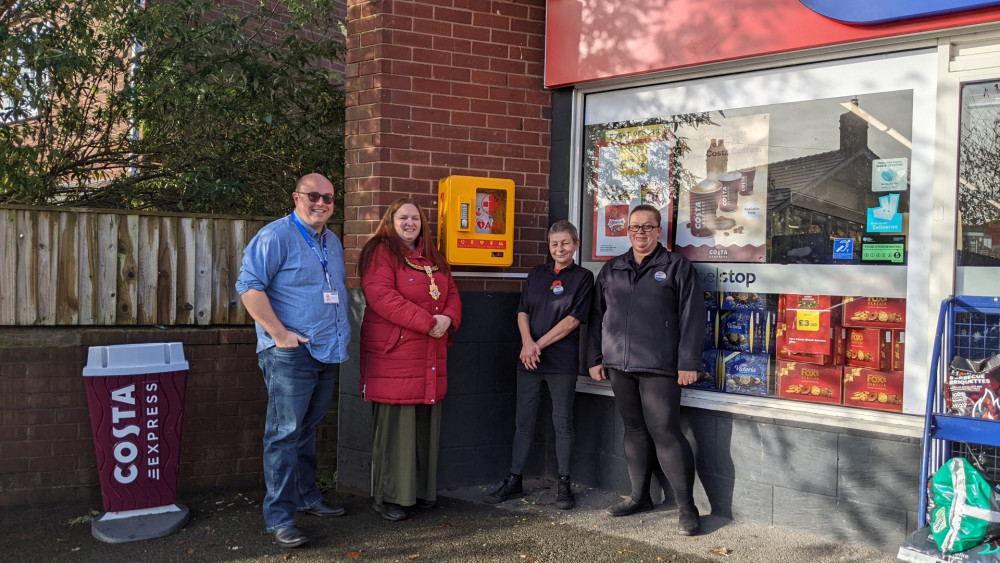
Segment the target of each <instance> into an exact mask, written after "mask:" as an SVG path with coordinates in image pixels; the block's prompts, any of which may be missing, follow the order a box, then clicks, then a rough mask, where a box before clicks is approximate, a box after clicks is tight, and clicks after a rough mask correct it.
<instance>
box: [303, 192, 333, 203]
mask: <svg viewBox="0 0 1000 563" xmlns="http://www.w3.org/2000/svg"><path fill="white" fill-rule="evenodd" d="M295 193H297V194H302V195H304V196H306V197H307V198H309V201H311V202H313V203H316V202H317V201H319V200H320V199H322V200H323V203H326V204H328V205H329V204H331V203H333V194H321V193H319V192H295Z"/></svg>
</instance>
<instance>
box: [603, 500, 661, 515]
mask: <svg viewBox="0 0 1000 563" xmlns="http://www.w3.org/2000/svg"><path fill="white" fill-rule="evenodd" d="M650 510H653V501H652V500H651V499H650V498H649V497H646V498H644V499H642V500H635V499H634V498H632V497H628V498H626V499H625V500H623V501H621V502H619V503H618V504H616V505H614V506H612V507H611V508H608V514H610V515H612V516H629V515H631V514H635V513H636V512H649V511H650Z"/></svg>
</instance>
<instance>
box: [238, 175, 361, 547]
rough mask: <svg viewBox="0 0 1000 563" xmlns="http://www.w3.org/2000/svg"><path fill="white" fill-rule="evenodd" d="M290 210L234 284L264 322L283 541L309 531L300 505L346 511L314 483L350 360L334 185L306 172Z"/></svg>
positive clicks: (271, 455) (267, 469)
mask: <svg viewBox="0 0 1000 563" xmlns="http://www.w3.org/2000/svg"><path fill="white" fill-rule="evenodd" d="M292 201H294V202H295V210H294V211H293V212H292V214H291V215H289V216H287V217H284V218H282V219H278V220H277V221H274V222H271V223H269V224H267V225H265V226H264V228H262V229H261V230H260V232H258V233H257V235H256V236H254V238H253V239H252V240H251V241H250V243H249V244H248V245H247V247H246V250H245V251H244V253H243V266H242V267H241V268H240V276H239V279H237V281H236V291H237V292H239V294H240V296H241V298H242V299H243V304H244V305H245V306H246V308H247V312H249V313H250V316H252V317H253V319H254V321H256V325H257V357H258V364H259V365H260V369H261V371H262V372H263V373H264V382H265V384H266V385H267V399H268V401H267V419H266V421H265V424H264V482H265V484H266V485H267V494H266V496H265V497H264V505H263V509H264V523H265V525H266V526H267V531H268V532H269V533H273V534H274V537H275V540H276V541H277V542H278V545H280V546H281V547H289V548H291V547H298V546H300V545H302V544H304V543H306V542H307V541H309V540H308V538H307V537H306V536H305V534H303V533H302V532H301V531H300V530H299V529H298V528H296V527H295V519H294V516H295V512H296V511H299V512H305V513H306V514H311V515H314V516H341V515H343V514H344V509H343V508H334V507H331V506H328V505H327V504H326V503H325V502H324V501H323V495H322V493H320V491H319V488H318V487H317V485H316V427H317V426H318V425H319V423H320V421H321V420H322V419H323V417H324V416H325V415H326V413H327V411H328V410H329V409H330V403H331V402H332V401H333V391H334V386H335V385H336V384H337V376H338V375H339V373H340V364H341V362H344V361H346V360H347V345H348V343H349V342H350V340H351V327H350V325H349V324H348V321H347V302H346V299H347V290H346V288H345V285H344V283H345V280H346V277H347V276H346V272H345V270H344V247H343V245H342V244H341V242H340V239H338V238H337V236H336V235H335V234H333V233H332V232H330V230H329V229H327V228H326V222H327V221H328V220H329V219H330V215H332V214H333V207H334V206H333V184H331V183H330V181H329V180H327V179H326V178H325V177H323V176H322V175H320V174H307V175H306V176H303V177H302V178H301V179H299V181H298V183H297V184H296V186H295V191H294V192H293V193H292Z"/></svg>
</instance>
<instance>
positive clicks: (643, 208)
mask: <svg viewBox="0 0 1000 563" xmlns="http://www.w3.org/2000/svg"><path fill="white" fill-rule="evenodd" d="M639 211H648V212H650V213H652V214H653V215H654V216H656V226H657V227H659V226H660V223H662V222H663V217H662V216H661V215H660V210H659V209H657V208H655V207H653V206H652V205H649V204H648V203H643V204H642V205H636V206H635V209H633V210H632V211H629V212H628V218H629V219H631V218H632V216H633V215H635V214H636V213H637V212H639Z"/></svg>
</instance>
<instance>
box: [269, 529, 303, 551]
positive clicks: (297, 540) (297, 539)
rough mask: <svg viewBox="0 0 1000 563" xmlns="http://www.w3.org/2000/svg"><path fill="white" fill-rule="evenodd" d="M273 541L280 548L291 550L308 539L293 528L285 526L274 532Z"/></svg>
mask: <svg viewBox="0 0 1000 563" xmlns="http://www.w3.org/2000/svg"><path fill="white" fill-rule="evenodd" d="M274 541H276V542H278V545H280V546H281V547H284V548H292V547H299V546H300V545H302V544H304V543H306V542H308V541H309V538H307V537H306V535H305V534H303V533H302V532H301V531H299V529H298V528H296V527H295V526H285V527H284V528H278V529H277V530H275V531H274Z"/></svg>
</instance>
